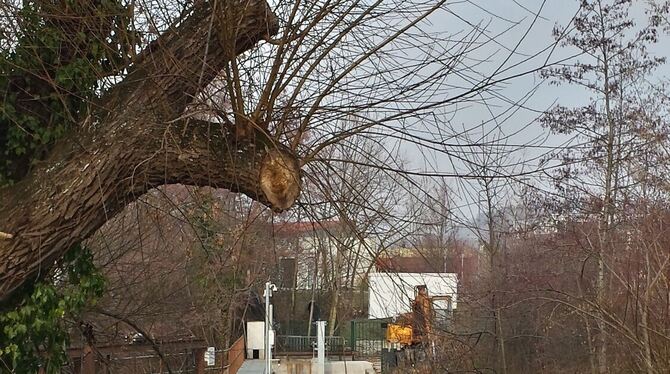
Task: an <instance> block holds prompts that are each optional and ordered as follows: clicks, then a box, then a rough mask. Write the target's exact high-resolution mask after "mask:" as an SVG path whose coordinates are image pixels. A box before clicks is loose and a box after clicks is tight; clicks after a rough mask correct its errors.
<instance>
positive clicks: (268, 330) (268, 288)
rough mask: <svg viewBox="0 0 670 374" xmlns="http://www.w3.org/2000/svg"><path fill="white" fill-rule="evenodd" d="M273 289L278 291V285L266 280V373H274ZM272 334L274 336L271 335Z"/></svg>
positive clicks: (264, 294)
mask: <svg viewBox="0 0 670 374" xmlns="http://www.w3.org/2000/svg"><path fill="white" fill-rule="evenodd" d="M272 291H277V286H275V285H274V284H273V283H270V282H265V292H264V293H263V296H265V373H266V374H272V345H273V343H274V342H273V340H274V334H273V331H272V305H271V304H270V297H272ZM271 335H272V336H271Z"/></svg>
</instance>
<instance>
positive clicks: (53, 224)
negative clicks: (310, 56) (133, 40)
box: [0, 0, 300, 301]
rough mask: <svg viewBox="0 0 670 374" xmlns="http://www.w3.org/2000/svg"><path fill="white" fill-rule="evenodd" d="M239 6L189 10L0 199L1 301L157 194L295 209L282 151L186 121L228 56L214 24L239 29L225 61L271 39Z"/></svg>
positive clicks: (263, 16) (245, 2)
mask: <svg viewBox="0 0 670 374" xmlns="http://www.w3.org/2000/svg"><path fill="white" fill-rule="evenodd" d="M238 2H239V7H238V9H237V11H235V12H232V13H234V14H233V15H232V16H231V15H230V14H225V12H223V11H222V10H221V9H217V1H216V0H213V1H211V2H202V1H201V2H197V3H196V5H195V6H194V9H193V11H192V12H191V13H190V16H189V17H188V18H186V19H185V20H184V21H183V22H181V24H180V25H178V26H176V27H174V28H171V29H170V31H167V32H166V33H164V34H163V35H162V36H161V37H159V38H158V39H157V40H156V41H155V42H153V43H152V44H151V45H150V46H149V47H148V48H147V49H146V50H145V51H144V52H143V53H142V54H141V55H140V56H139V57H138V60H137V61H136V62H135V63H134V64H133V66H132V67H130V69H129V73H128V75H127V77H126V79H125V80H124V81H123V82H121V83H120V84H118V85H117V86H115V87H114V88H113V89H111V90H110V91H109V92H108V93H107V94H105V95H104V96H103V97H102V98H101V99H100V101H99V103H96V104H97V105H98V106H97V108H96V110H95V111H94V112H93V114H92V115H91V116H89V117H87V118H85V119H84V120H83V121H82V122H81V124H80V125H81V126H80V128H78V129H77V130H76V131H73V132H72V133H71V134H69V135H68V136H67V137H66V138H64V139H62V140H61V141H60V142H59V143H58V144H56V146H55V147H54V149H53V151H52V153H51V154H50V157H49V158H48V159H47V161H45V162H44V163H43V165H41V166H39V167H37V168H35V170H34V171H33V172H31V173H30V174H29V175H28V176H27V177H26V178H24V179H23V180H22V181H20V182H18V183H17V184H15V185H12V186H7V187H4V188H2V189H0V231H2V232H4V233H7V234H9V235H10V236H11V237H6V238H0V301H5V300H7V299H8V297H9V296H10V295H11V294H12V293H13V292H14V291H16V290H17V289H18V288H19V287H21V286H22V285H24V284H27V283H29V282H31V281H32V280H34V279H37V278H39V277H40V276H42V275H44V273H45V272H46V271H48V270H49V269H50V268H51V267H52V266H53V265H54V263H55V261H56V260H57V259H59V258H60V257H62V256H63V255H64V254H65V253H66V252H67V251H68V249H69V248H71V247H72V246H73V245H75V244H77V243H79V242H81V241H82V240H84V239H86V238H88V237H89V236H91V235H92V234H93V233H94V232H95V231H96V230H97V229H98V228H99V227H101V226H102V225H103V224H104V223H105V222H106V221H108V220H109V219H110V218H112V217H113V216H114V215H116V214H117V213H119V212H120V211H121V210H122V209H123V208H124V207H125V206H126V205H127V204H129V203H130V202H132V201H134V200H136V199H137V198H138V197H139V196H141V195H142V194H144V193H145V192H146V191H148V190H149V189H151V188H154V187H157V186H160V185H163V184H171V183H182V184H189V185H199V186H213V187H221V188H228V189H230V190H232V191H236V192H242V193H244V194H246V195H248V196H249V197H251V198H252V199H255V200H258V201H260V202H262V203H264V204H266V205H268V206H269V207H271V208H273V209H275V210H284V209H287V208H289V207H290V206H291V205H292V204H293V202H294V201H295V199H296V198H297V196H298V193H299V191H300V179H299V167H298V160H297V158H296V156H295V155H294V154H293V153H292V152H291V151H290V150H289V149H288V148H287V147H284V146H282V145H279V144H276V143H275V142H274V141H273V139H272V138H271V137H270V136H269V135H268V134H267V133H265V132H264V131H262V130H254V131H251V132H248V133H249V134H250V135H249V136H247V137H245V138H240V137H239V136H236V134H237V133H238V132H237V131H236V128H235V125H233V124H219V123H210V122H206V121H202V120H195V119H192V118H187V116H185V115H184V111H185V110H186V109H187V106H188V105H189V104H190V103H191V102H192V99H193V97H194V96H195V95H196V94H197V93H198V92H199V91H200V90H201V89H202V88H203V87H205V86H207V85H208V84H209V83H210V82H211V81H212V79H214V78H215V76H216V75H217V74H219V72H220V71H221V69H222V68H223V67H224V65H225V64H226V63H227V62H228V61H229V60H230V58H234V56H230V53H228V56H226V52H225V51H226V50H231V46H222V45H221V43H222V40H221V39H223V38H224V37H223V36H221V35H222V34H221V33H220V32H218V30H220V29H225V28H224V27H222V25H221V23H222V22H236V24H237V25H238V27H237V28H235V31H236V35H235V36H234V39H233V40H235V42H234V43H235V46H233V47H232V50H234V51H235V53H242V52H243V51H245V50H247V49H249V48H251V47H253V45H254V44H255V43H257V42H258V41H259V40H261V39H263V38H267V37H268V36H270V35H272V34H274V33H276V32H277V29H278V26H277V25H278V24H277V20H276V18H275V16H274V14H273V13H272V12H271V11H270V10H269V8H268V6H267V4H266V3H265V1H264V0H239V1H238ZM218 3H219V4H221V3H222V1H218ZM219 8H221V5H219ZM226 9H228V7H226ZM228 29H230V28H228ZM225 39H226V40H228V41H230V40H231V38H230V37H225ZM224 47H227V48H224Z"/></svg>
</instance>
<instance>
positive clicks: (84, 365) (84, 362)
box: [81, 344, 95, 374]
mask: <svg viewBox="0 0 670 374" xmlns="http://www.w3.org/2000/svg"><path fill="white" fill-rule="evenodd" d="M81 374H95V353H94V352H93V348H92V347H91V345H90V344H86V345H84V348H83V349H82V358H81Z"/></svg>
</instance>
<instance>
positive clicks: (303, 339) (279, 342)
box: [275, 335, 345, 354]
mask: <svg viewBox="0 0 670 374" xmlns="http://www.w3.org/2000/svg"><path fill="white" fill-rule="evenodd" d="M275 349H276V350H277V352H280V353H312V352H314V350H316V336H301V335H279V336H277V339H276V341H275ZM344 349H345V340H344V338H343V337H341V336H326V353H329V354H342V353H343V352H344Z"/></svg>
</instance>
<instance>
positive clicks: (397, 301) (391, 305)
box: [368, 273, 458, 318]
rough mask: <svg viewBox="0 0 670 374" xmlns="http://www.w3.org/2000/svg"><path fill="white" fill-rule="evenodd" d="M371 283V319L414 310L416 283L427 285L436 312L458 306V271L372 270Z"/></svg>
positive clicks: (447, 310) (395, 315)
mask: <svg viewBox="0 0 670 374" xmlns="http://www.w3.org/2000/svg"><path fill="white" fill-rule="evenodd" d="M368 283H369V292H370V294H369V304H368V306H369V309H368V313H369V315H368V317H369V318H395V317H398V316H399V315H401V314H403V313H408V312H411V310H412V309H411V305H412V304H411V303H412V301H413V300H414V296H415V294H414V293H415V288H416V286H420V285H425V286H426V287H427V288H428V295H429V296H430V297H436V296H437V297H442V298H439V300H435V301H434V302H433V309H434V310H435V312H436V314H443V313H448V312H450V311H452V310H453V309H456V303H457V296H458V276H457V274H455V273H372V274H370V275H369V278H368Z"/></svg>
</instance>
